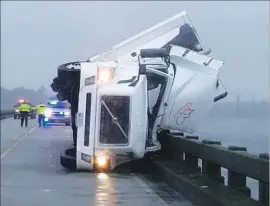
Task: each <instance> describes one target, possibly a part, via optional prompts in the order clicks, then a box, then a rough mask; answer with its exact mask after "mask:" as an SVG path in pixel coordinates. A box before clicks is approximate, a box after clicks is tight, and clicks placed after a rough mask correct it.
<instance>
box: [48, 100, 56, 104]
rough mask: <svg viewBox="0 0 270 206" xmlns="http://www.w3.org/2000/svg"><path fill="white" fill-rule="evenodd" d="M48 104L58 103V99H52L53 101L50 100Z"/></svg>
mask: <svg viewBox="0 0 270 206" xmlns="http://www.w3.org/2000/svg"><path fill="white" fill-rule="evenodd" d="M48 103H49V104H57V103H58V101H57V100H54V101H50V102H48Z"/></svg>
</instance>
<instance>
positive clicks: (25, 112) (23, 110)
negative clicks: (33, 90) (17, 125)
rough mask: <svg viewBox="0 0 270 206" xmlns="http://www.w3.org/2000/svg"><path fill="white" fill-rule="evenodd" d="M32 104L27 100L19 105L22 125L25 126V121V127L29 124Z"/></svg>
mask: <svg viewBox="0 0 270 206" xmlns="http://www.w3.org/2000/svg"><path fill="white" fill-rule="evenodd" d="M30 108H31V107H30V105H29V104H28V103H26V102H24V103H22V104H21V105H20V107H19V112H20V115H21V127H23V123H24V125H25V127H27V126H28V116H29V111H30Z"/></svg>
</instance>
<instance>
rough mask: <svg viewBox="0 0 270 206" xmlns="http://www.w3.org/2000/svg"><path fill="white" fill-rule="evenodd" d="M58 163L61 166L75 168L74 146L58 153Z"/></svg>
mask: <svg viewBox="0 0 270 206" xmlns="http://www.w3.org/2000/svg"><path fill="white" fill-rule="evenodd" d="M60 164H61V165H62V167H64V168H66V169H70V170H76V169H77V164H76V148H75V147H72V148H69V149H65V150H63V151H61V153H60Z"/></svg>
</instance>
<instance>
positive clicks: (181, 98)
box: [51, 11, 228, 170]
mask: <svg viewBox="0 0 270 206" xmlns="http://www.w3.org/2000/svg"><path fill="white" fill-rule="evenodd" d="M210 51H211V50H210V49H205V48H204V46H203V44H202V42H201V40H200V38H199V36H198V34H197V32H196V30H195V28H194V25H193V24H192V22H191V19H190V17H189V15H188V12H187V11H182V12H181V13H179V14H177V15H176V16H174V17H172V18H170V19H167V20H165V21H163V22H161V23H159V24H157V25H155V26H153V27H151V28H149V29H147V30H145V31H143V32H141V33H139V34H138V35H136V36H133V37H132V38H129V39H127V40H125V41H123V42H121V43H120V44H118V45H116V46H114V47H112V48H110V49H107V50H106V51H105V52H102V53H100V54H98V55H96V56H93V57H91V58H90V59H87V60H86V61H78V62H70V63H66V64H63V65H60V66H59V67H58V69H57V77H56V78H54V79H53V83H52V84H51V88H52V90H53V91H54V92H56V93H57V98H58V99H59V100H60V101H64V100H68V101H69V102H70V104H71V115H72V131H73V140H74V147H72V148H69V149H63V151H62V153H61V164H62V166H63V167H66V168H69V169H77V170H96V169H103V170H112V169H114V168H115V167H116V166H118V165H120V164H122V163H124V162H128V161H131V160H134V159H141V158H144V156H145V155H146V154H147V153H151V152H156V151H159V150H160V149H161V147H162V145H161V144H160V139H159V134H160V133H161V132H164V131H167V132H169V131H181V132H184V133H189V134H192V133H194V132H195V131H196V128H197V127H198V125H199V123H200V122H201V121H202V120H203V118H204V116H205V115H206V113H207V112H208V111H209V110H210V109H211V108H212V106H213V104H214V103H215V102H217V101H219V100H221V99H223V98H225V97H226V96H227V94H228V93H227V91H226V89H225V88H224V87H222V86H221V85H222V84H220V81H221V80H220V78H219V72H220V69H221V68H222V66H223V64H224V61H222V60H220V59H217V58H214V57H212V56H211V55H210Z"/></svg>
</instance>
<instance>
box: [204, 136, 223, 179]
mask: <svg viewBox="0 0 270 206" xmlns="http://www.w3.org/2000/svg"><path fill="white" fill-rule="evenodd" d="M202 143H203V144H207V145H221V141H215V140H203V141H202ZM202 173H203V174H206V175H207V176H209V177H210V178H212V179H215V180H217V181H219V182H221V183H223V184H224V177H223V176H222V175H221V166H220V165H217V164H215V163H212V162H210V161H207V160H204V159H202Z"/></svg>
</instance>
